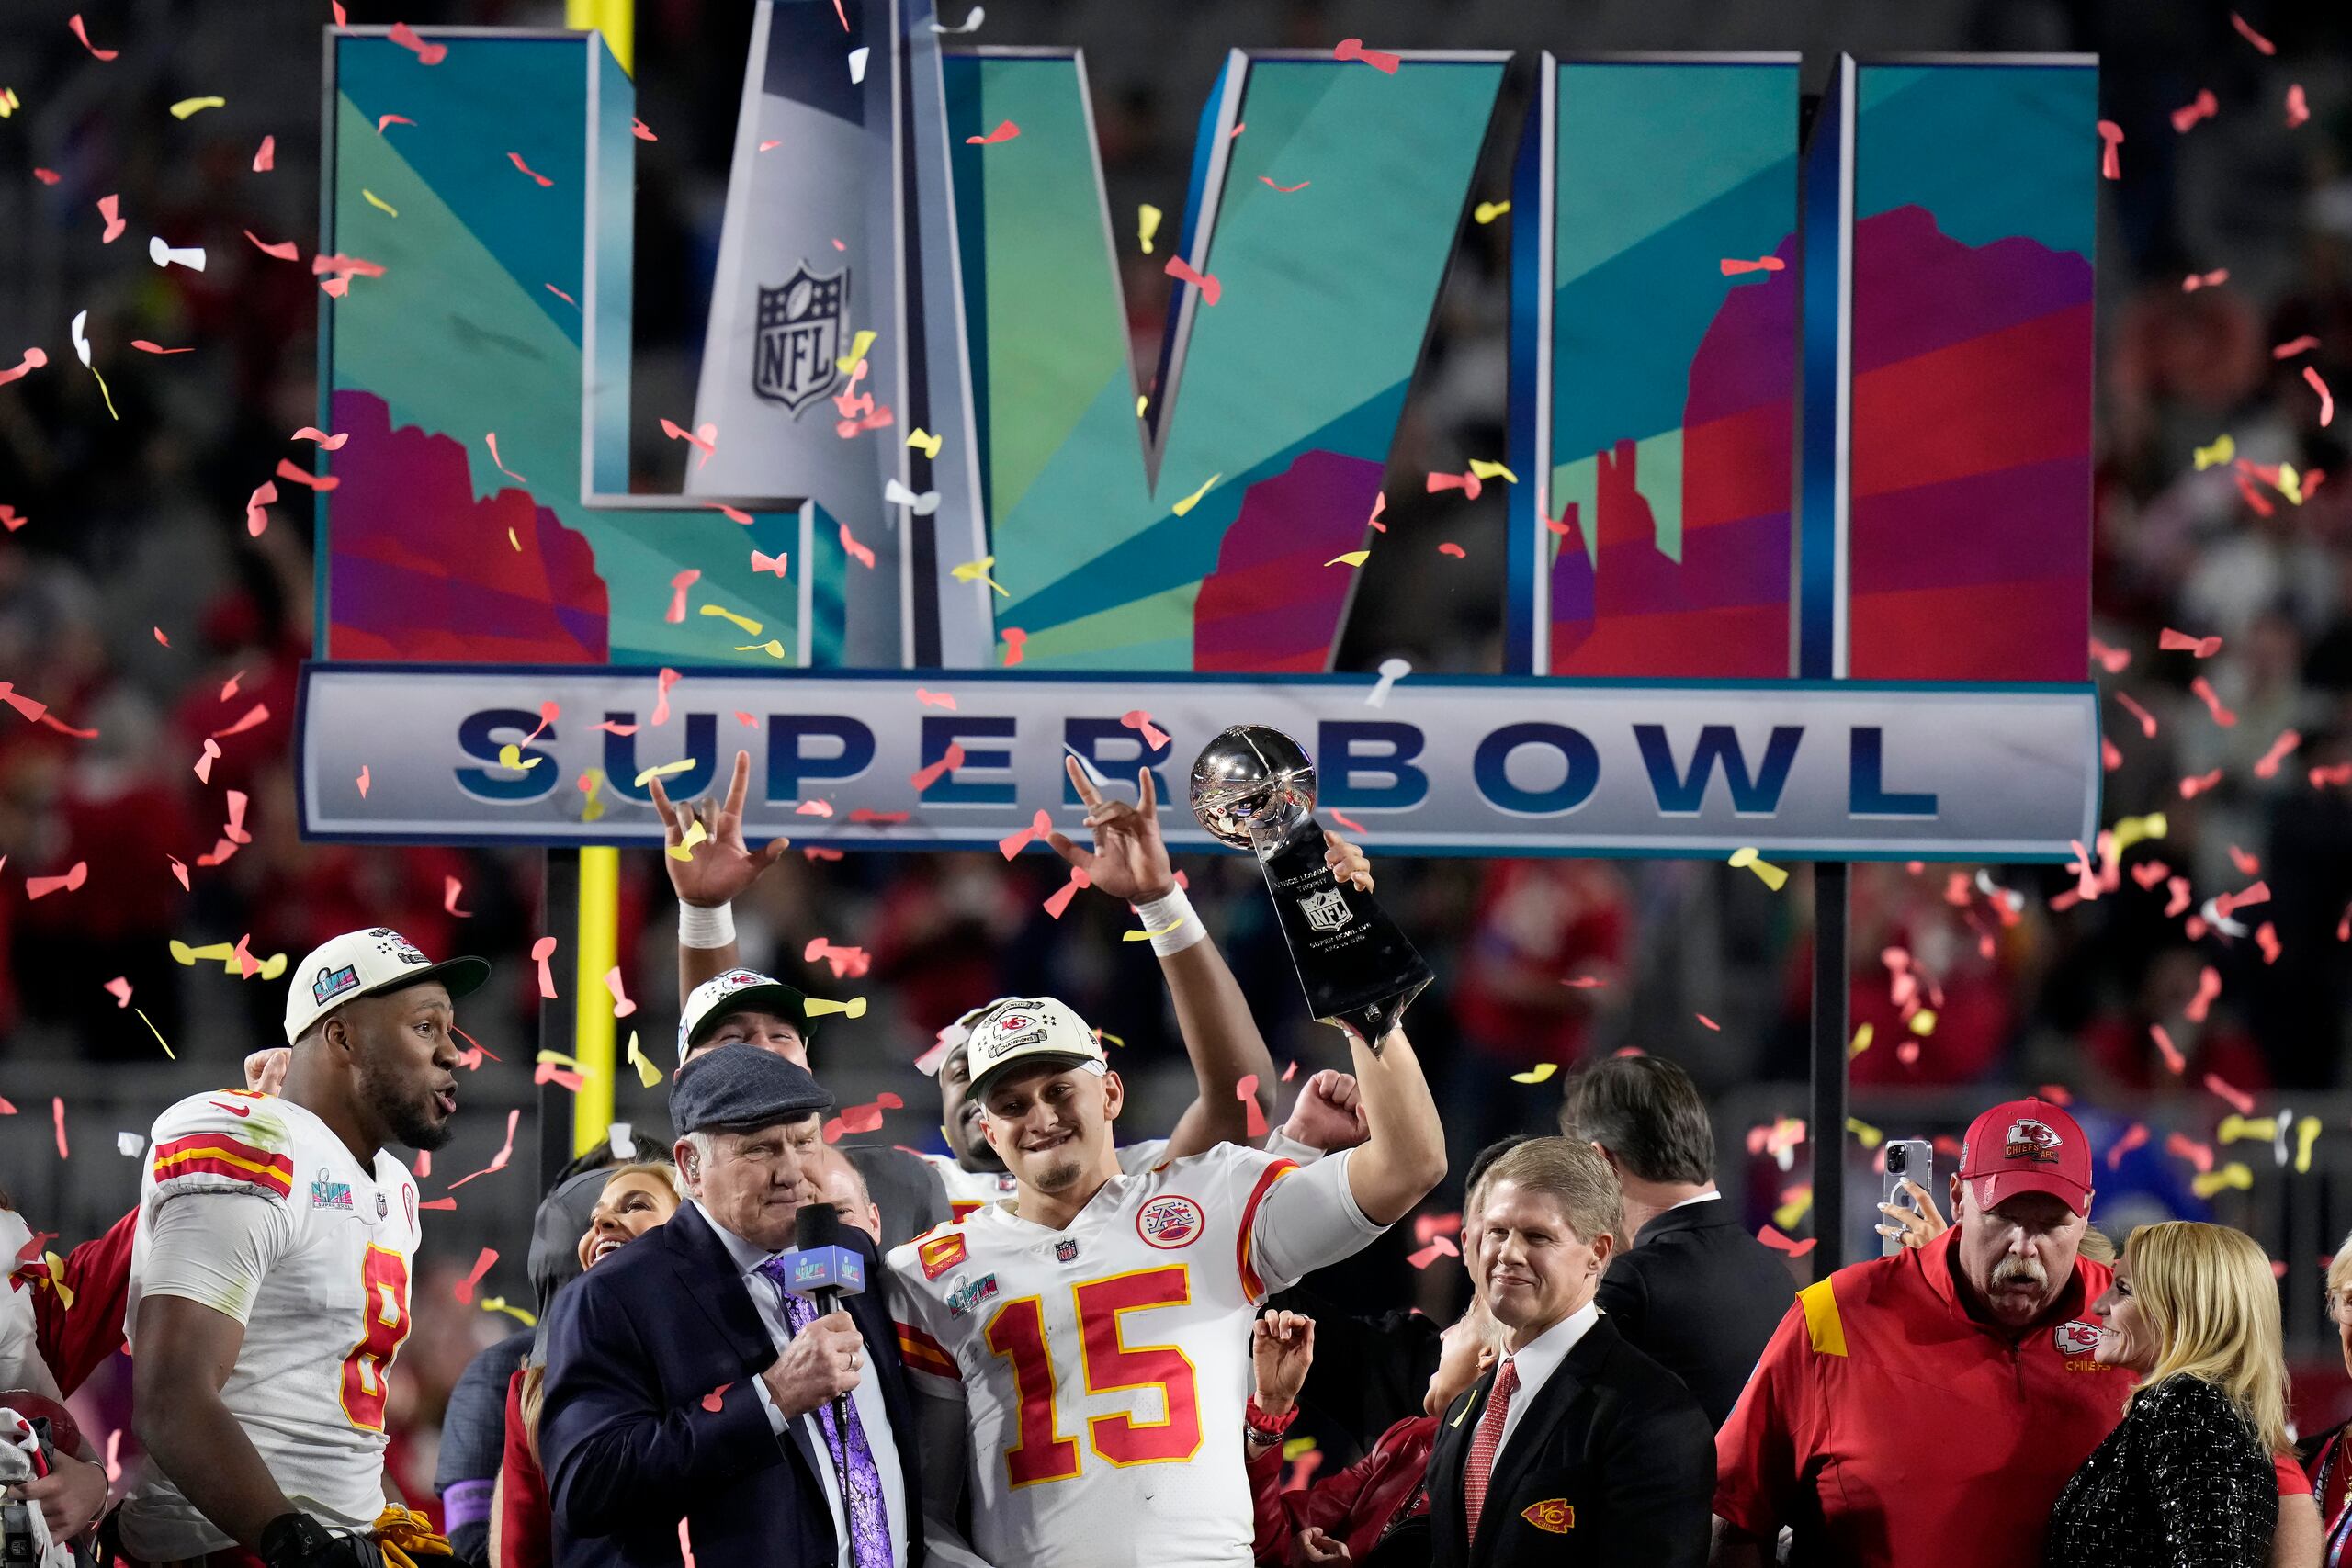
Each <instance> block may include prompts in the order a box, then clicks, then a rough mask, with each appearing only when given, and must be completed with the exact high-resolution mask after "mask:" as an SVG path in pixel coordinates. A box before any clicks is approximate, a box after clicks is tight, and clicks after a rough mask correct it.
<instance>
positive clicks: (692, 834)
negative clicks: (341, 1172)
mask: <svg viewBox="0 0 2352 1568" xmlns="http://www.w3.org/2000/svg"><path fill="white" fill-rule="evenodd" d="M709 837H710V835H709V834H707V833H706V832H704V831H703V830H702V823H701V822H700V821H695V822H693V823H690V824H688V826H687V828H686V836H685V837H684V839H681V840H679V841H678V842H676V843H674V844H664V845H663V846H662V853H663V854H665V855H668V856H669V857H670V858H671V859H672V860H687V861H690V860H692V859H694V858H695V845H696V844H699V843H701V842H702V841H703V840H706V839H707V838H709Z"/></svg>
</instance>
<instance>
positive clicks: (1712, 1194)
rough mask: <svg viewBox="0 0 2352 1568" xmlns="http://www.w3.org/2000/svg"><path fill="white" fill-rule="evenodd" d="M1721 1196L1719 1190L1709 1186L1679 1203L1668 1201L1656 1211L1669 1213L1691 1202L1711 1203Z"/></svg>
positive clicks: (1688, 1205)
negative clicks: (1693, 1196)
mask: <svg viewBox="0 0 2352 1568" xmlns="http://www.w3.org/2000/svg"><path fill="white" fill-rule="evenodd" d="M1722 1196H1723V1194H1722V1193H1721V1192H1719V1191H1717V1190H1715V1189H1713V1188H1712V1187H1710V1188H1708V1189H1707V1190H1705V1191H1704V1192H1702V1193H1700V1194H1699V1195H1698V1196H1697V1197H1696V1198H1685V1199H1684V1200H1682V1201H1680V1202H1679V1203H1668V1205H1667V1206H1666V1207H1665V1208H1663V1209H1660V1210H1659V1211H1658V1213H1662V1214H1670V1213H1674V1211H1675V1210H1677V1209H1687V1208H1689V1207H1690V1206H1691V1204H1693V1203H1712V1202H1713V1201H1715V1200H1716V1199H1718V1198H1720V1197H1722Z"/></svg>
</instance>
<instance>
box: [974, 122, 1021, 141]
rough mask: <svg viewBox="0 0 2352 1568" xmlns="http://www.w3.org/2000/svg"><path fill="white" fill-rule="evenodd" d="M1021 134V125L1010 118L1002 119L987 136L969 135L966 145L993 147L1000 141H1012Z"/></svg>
mask: <svg viewBox="0 0 2352 1568" xmlns="http://www.w3.org/2000/svg"><path fill="white" fill-rule="evenodd" d="M1020 134H1021V128H1020V127H1019V126H1017V125H1015V124H1013V123H1012V121H1011V120H1009V119H1007V120H1000V121H998V122H997V128H996V129H995V130H991V131H989V133H988V134H987V135H986V136H967V137H966V138H964V145H965V146H967V147H993V146H995V145H996V144H997V143H998V142H1000V141H1012V139H1013V138H1014V137H1016V136H1018V135H1020Z"/></svg>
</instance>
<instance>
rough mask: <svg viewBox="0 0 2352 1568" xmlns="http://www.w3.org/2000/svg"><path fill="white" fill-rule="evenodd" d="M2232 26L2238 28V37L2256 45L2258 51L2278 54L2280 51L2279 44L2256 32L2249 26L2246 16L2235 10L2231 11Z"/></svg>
mask: <svg viewBox="0 0 2352 1568" xmlns="http://www.w3.org/2000/svg"><path fill="white" fill-rule="evenodd" d="M2230 26H2232V27H2233V28H2237V30H2238V37H2240V38H2242V39H2245V41H2246V42H2248V43H2250V44H2252V45H2254V47H2255V49H2256V51H2257V52H2259V53H2262V54H2276V53H2278V45H2277V44H2275V43H2272V42H2271V41H2270V40H2269V39H2267V38H2264V37H2263V36H2262V35H2261V34H2260V33H2258V32H2256V31H2255V30H2254V29H2253V28H2251V27H2249V26H2247V25H2246V19H2245V17H2241V16H2239V15H2238V14H2237V13H2236V12H2235V11H2233V12H2231V13H2230Z"/></svg>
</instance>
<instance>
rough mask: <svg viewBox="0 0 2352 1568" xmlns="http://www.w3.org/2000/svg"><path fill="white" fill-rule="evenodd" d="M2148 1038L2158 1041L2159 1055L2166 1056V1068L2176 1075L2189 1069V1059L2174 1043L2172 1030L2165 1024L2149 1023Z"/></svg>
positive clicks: (2157, 1051)
mask: <svg viewBox="0 0 2352 1568" xmlns="http://www.w3.org/2000/svg"><path fill="white" fill-rule="evenodd" d="M2148 1038H2150V1039H2151V1040H2154V1042H2155V1043H2156V1053H2157V1055H2161V1056H2162V1057H2164V1059H2165V1069H2166V1070H2167V1071H2169V1072H2170V1073H2171V1074H2172V1075H2173V1076H2174V1077H2179V1076H2180V1075H2181V1074H2183V1073H2185V1072H2187V1071H2188V1059H2187V1058H2186V1057H2184V1056H2182V1055H2181V1054H2180V1047H2179V1046H2177V1045H2176V1044H2174V1043H2172V1034H2171V1032H2170V1031H2168V1030H2166V1029H2165V1026H2164V1025H2163V1024H2161V1023H2152V1024H2150V1025H2148Z"/></svg>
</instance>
